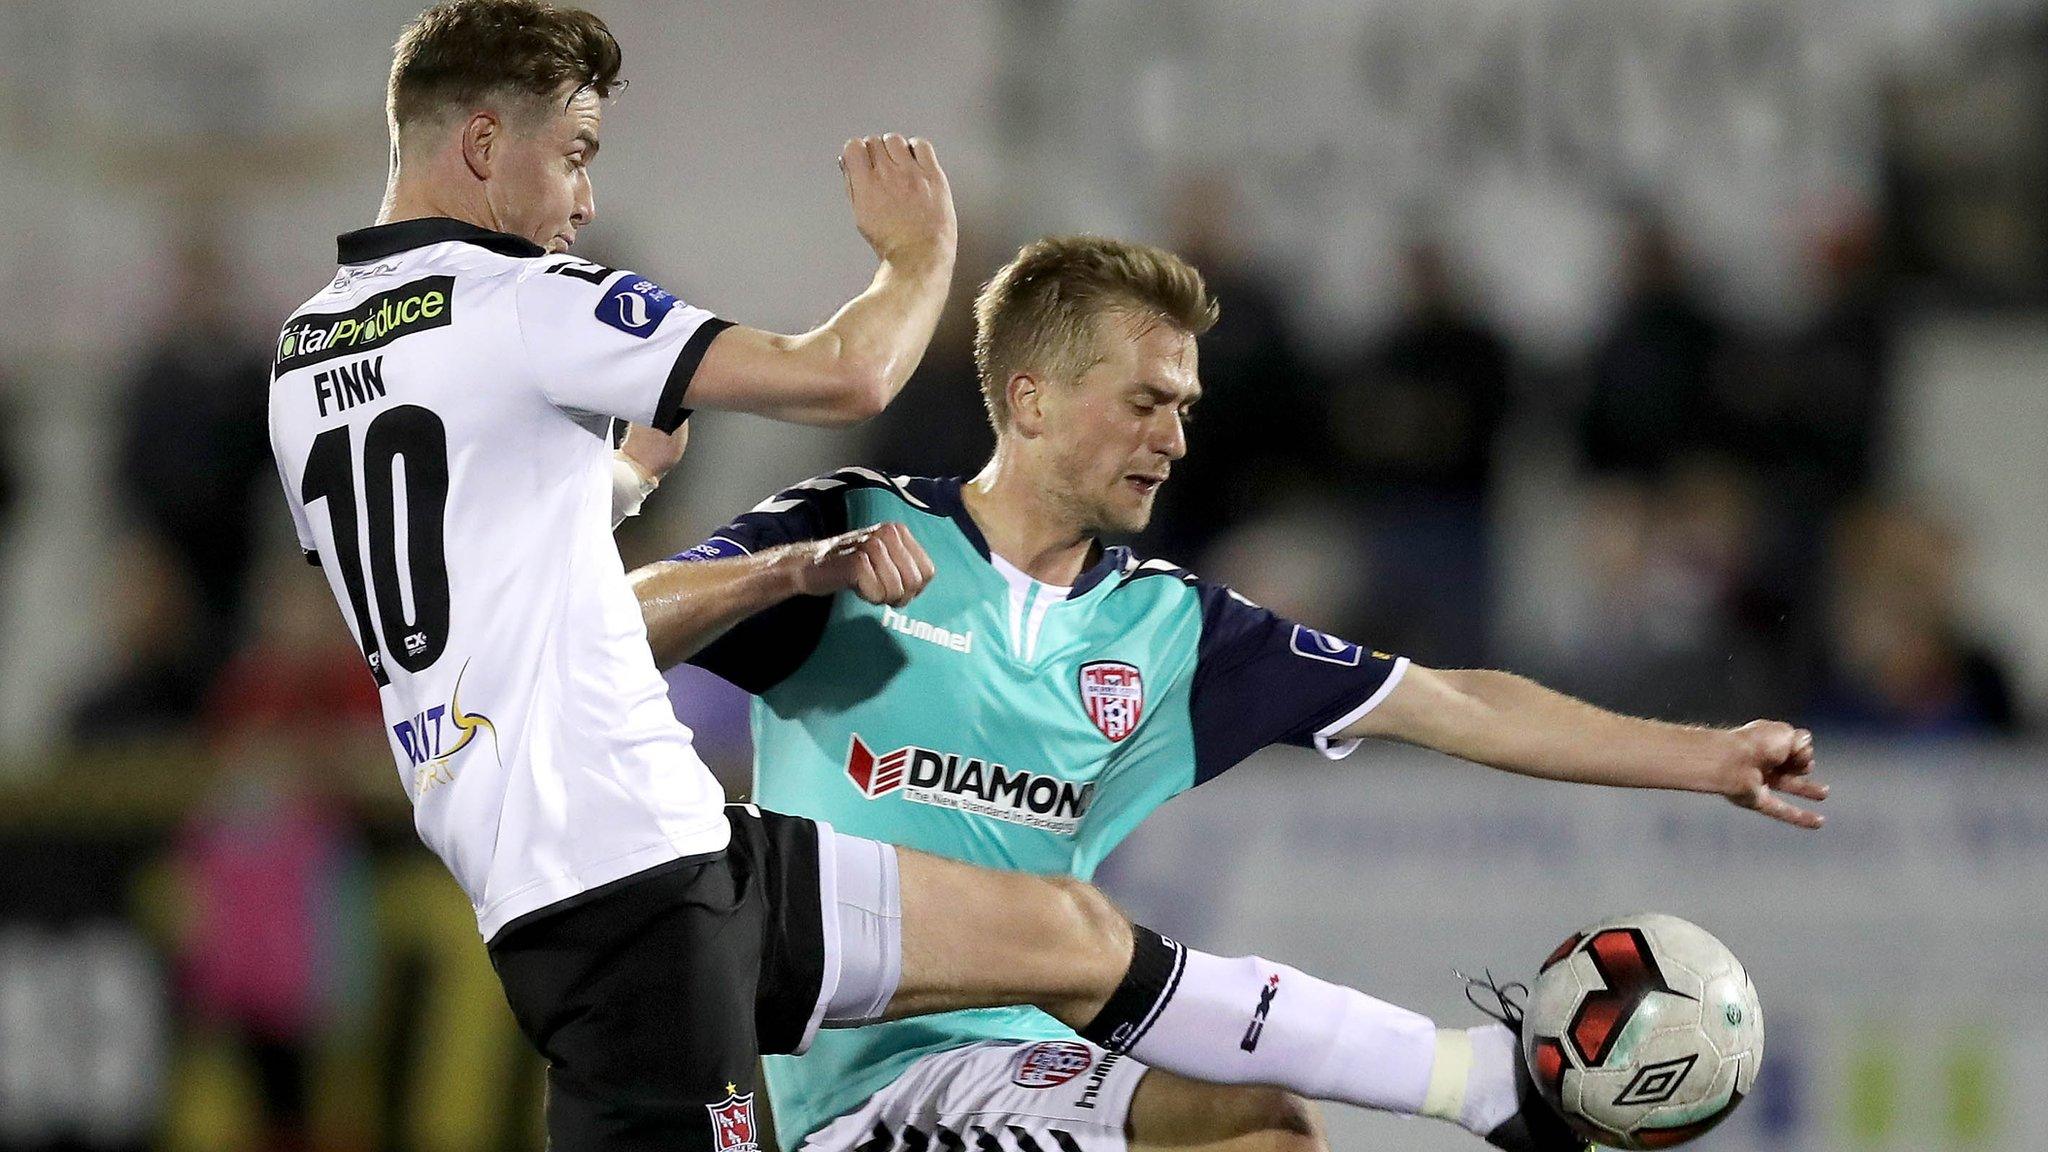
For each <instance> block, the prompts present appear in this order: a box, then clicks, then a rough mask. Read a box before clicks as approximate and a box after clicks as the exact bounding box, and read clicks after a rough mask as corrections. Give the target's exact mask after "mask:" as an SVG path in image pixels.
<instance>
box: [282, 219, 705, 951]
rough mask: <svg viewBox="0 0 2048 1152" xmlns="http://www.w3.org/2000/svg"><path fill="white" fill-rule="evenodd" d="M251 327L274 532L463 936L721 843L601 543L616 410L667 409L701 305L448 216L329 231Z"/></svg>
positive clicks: (686, 376) (488, 931)
mask: <svg viewBox="0 0 2048 1152" xmlns="http://www.w3.org/2000/svg"><path fill="white" fill-rule="evenodd" d="M339 247H340V263H341V268H340V270H339V271H338V272H337V273H336V275H335V277H334V280H333V282H332V283H330V284H328V286H327V287H326V288H324V289H322V290H321V291H320V293H319V294H317V295H315V296H314V297H313V298H312V299H311V300H308V301H307V302H306V303H305V305H304V306H302V307H301V308H300V309H299V310H298V311H297V312H295V313H294V314H293V315H292V317H291V319H290V320H288V321H286V322H285V325H284V329H283V331H282V332H281V333H280V334H279V337H278V343H277V357H276V362H275V367H274V369H273V372H272V380H271V386H270V438H271V447H272V451H273V452H274V453H275V454H276V457H277V465H278V472H279V475H280V478H281V479H282V480H283V482H284V488H285V496H286V499H287V501H288V502H289V504H290V506H291V511H292V518H293V520H294V521H296V524H297V528H298V534H299V542H300V544H301V546H303V547H304V548H305V549H306V551H307V553H308V556H309V558H312V559H314V560H315V561H316V562H317V563H318V564H319V565H320V566H321V568H322V569H323V570H324V571H325V573H326V576H327V582H328V585H329V586H330V588H331V589H332V591H333V592H334V596H335V599H336V601H337V602H339V604H340V605H341V609H342V614H343V615H344V616H345V617H346V618H347V620H348V626H349V629H350V631H352V632H353V633H354V635H355V637H356V639H357V641H358V642H359V643H360V644H361V646H362V650H363V655H364V657H365V659H366V660H367V662H368V665H369V672H370V674H371V675H372V676H374V677H375V678H376V681H377V685H378V688H379V693H380V695H381V696H382V698H383V704H384V718H385V721H386V723H387V725H388V732H387V735H388V736H389V738H390V740H391V748H392V754H393V755H394V756H395V757H396V760H397V763H398V769H399V776H400V780H401V781H402V783H403V784H404V787H405V790H406V793H407V794H408V795H409V796H410V797H411V798H412V802H413V807H414V812H415V824H416V825H417V827H418V829H419V833H420V837H421V839H423V840H424V841H426V843H427V846H428V847H430V848H432V849H433V850H434V851H435V852H436V853H438V854H439V855H440V857H441V859H442V860H443V861H444V862H446V863H447V865H448V868H449V869H450V870H451V871H452V872H454V874H455V878H456V879H457V881H459V882H460V883H461V885H462V887H463V890H464V891H465V892H467V893H468V895H469V898H470V901H471V902H472V903H473V904H474V905H475V907H476V915H477V923H478V926H479V927H480V929H481V930H482V932H483V934H484V937H485V938H486V939H489V938H490V937H491V936H493V935H495V934H496V933H497V932H498V930H499V929H501V928H502V927H504V926H505V925H506V924H507V923H509V922H510V921H512V920H513V919H515V918H517V917H519V916H521V915H524V914H526V913H529V912H533V911H536V910H539V909H542V908H546V907H548V906H550V905H553V904H557V903H559V902H561V901H563V900H566V899H568V898H570V897H573V896H575V895H577V894H578V893H581V892H583V891H586V890H588V889H590V888H594V887H596V886H598V885H601V884H605V883H608V882H610V881H613V880H617V879H621V878H623V877H625V876H629V875H632V874H633V873H636V872H639V871H642V870H644V869H647V868H650V867H653V866H655V865H658V864H662V863H664V862H667V861H669V860H673V859H677V858H679V857H683V856H689V855H696V854H701V853H708V852H714V851H717V850H719V849H722V848H723V847H724V846H725V844H726V840H727V835H728V831H727V824H726V821H725V818H724V816H723V815H722V813H721V811H720V808H721V805H722V804H723V802H724V799H725V797H724V793H723V790H722V789H721V788H720V787H719V785H718V782H717V781H716V780H714V779H713V778H712V776H711V774H710V772H708V771H707V770H706V769H705V767H704V765H703V762H702V761H701V760H700V759H699V758H698V756H697V754H696V751H695V750H694V748H693V747H692V745H691V736H690V730H689V729H688V728H686V727H684V726H683V725H682V723H680V722H679V721H678V720H677V719H676V717H675V713H674V712H673V710H672V709H671V708H670V706H669V702H668V696H667V692H666V689H665V685H664V683H663V681H662V678H661V676H660V674H659V672H658V671H657V670H656V669H655V666H654V661H653V658H652V656H651V655H650V653H649V650H648V646H647V638H646V633H645V630H644V628H643V627H642V624H641V620H640V610H639V606H638V604H637V602H636V601H635V599H634V596H633V593H632V591H631V589H630V588H629V587H628V585H627V583H626V578H625V572H624V570H623V568H622V566H621V564H620V561H619V554H618V550H617V548H616V547H615V545H614V544H613V541H612V537H611V531H610V528H611V516H610V510H611V504H610V501H611V475H612V469H611V459H612V455H611V446H610V444H609V442H608V440H607V435H606V433H607V429H608V426H609V424H610V422H611V421H612V420H613V419H614V418H616V419H620V420H631V421H634V422H637V423H642V424H651V425H653V426H655V427H657V428H661V429H663V430H673V429H674V428H675V427H676V426H677V425H679V424H680V423H681V422H682V420H683V419H684V418H686V417H687V415H688V412H687V410H686V409H685V408H684V407H683V401H684V395H685V392H686V390H687V389H688V386H689V383H690V377H691V375H692V373H693V372H694V371H695V369H696V367H697V365H698V363H699V362H700V361H701V360H702V358H703V355H704V351H705V349H706V348H707V347H708V346H709V344H710V343H711V341H712V339H713V338H715V337H716V336H717V334H718V333H719V332H720V331H721V330H723V329H724V328H726V327H728V325H727V324H726V323H725V322H724V321H722V320H719V319H716V318H715V317H713V316H711V315H710V314H709V313H707V312H705V311H703V310H701V309H698V308H693V307H691V306H689V305H687V304H684V303H683V302H682V301H680V300H678V299H676V298H675V297H674V296H673V295H671V294H669V293H667V292H665V291H663V290H662V289H661V288H660V287H658V286H656V285H655V284H653V283H651V282H650V281H648V280H646V279H644V278H642V277H640V276H638V275H635V274H634V273H631V272H620V271H614V270H612V269H609V268H604V267H601V266H598V265H595V264H591V263H589V262H587V261H582V260H576V259H573V258H570V257H566V256H550V255H547V254H546V252H545V251H544V250H543V249H541V248H540V247H538V246H536V245H534V244H532V243H529V242H528V241H526V240H523V239H520V238H518V237H515V236H510V235H506V234H503V233H497V232H489V231H485V230H483V229H480V228H476V227H474V226H472V225H469V224H464V223H460V222H458V221H454V220H445V219H426V220H408V221H404V222H401V223H397V224H388V225H383V226H380V227H375V228H368V229H364V230H362V231H358V232H351V233H348V234H347V235H344V236H342V237H341V238H340V242H339Z"/></svg>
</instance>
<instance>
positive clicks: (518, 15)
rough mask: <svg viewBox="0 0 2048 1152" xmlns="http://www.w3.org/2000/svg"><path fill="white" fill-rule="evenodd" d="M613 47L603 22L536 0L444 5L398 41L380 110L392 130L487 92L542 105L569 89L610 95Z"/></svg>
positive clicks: (615, 59) (464, 0) (615, 75)
mask: <svg viewBox="0 0 2048 1152" xmlns="http://www.w3.org/2000/svg"><path fill="white" fill-rule="evenodd" d="M624 83H625V82H624V81H622V80H620V79H619V42H618V40H617V39H616V38H614V37H613V36H612V32H611V29H609V28H607V27H605V23H604V21H603V20H601V19H599V18H598V17H597V16H595V15H594V14H592V13H589V12H585V11H583V10H581V9H579V8H558V7H556V6H554V5H552V4H544V3H541V2H540V0H448V2H447V3H445V4H437V5H435V6H434V7H432V8H429V9H427V10H426V11H425V12H422V13H420V14H419V17H418V18H417V19H415V20H414V21H413V22H412V23H410V24H408V25H406V26H405V31H404V32H403V33H401V34H400V35H399V37H398V45H397V47H396V48H395V49H393V53H392V58H391V84H390V88H389V89H388V90H387V92H386V96H385V112H386V114H387V115H388V116H389V117H390V120H391V126H392V127H393V128H394V129H395V128H398V127H401V126H403V125H405V124H408V123H411V122H412V121H414V120H416V119H419V118H420V117H423V116H428V115H432V114H434V113H437V112H440V111H442V110H444V109H446V108H448V107H449V106H451V105H459V104H468V103H472V102H474V101H476V100H479V99H481V98H482V97H484V96H486V95H489V94H491V93H510V94H513V95H516V96H523V97H527V98H530V99H534V100H544V99H547V98H549V97H552V96H554V95H555V94H556V93H557V92H559V91H561V88H562V85H564V84H574V85H575V87H574V88H573V89H572V91H575V92H581V91H582V90H583V89H585V88H588V89H590V90H592V91H594V92H596V93H597V94H598V96H599V97H605V96H610V95H611V94H612V90H613V89H615V88H618V87H621V86H622V85H623V84H624Z"/></svg>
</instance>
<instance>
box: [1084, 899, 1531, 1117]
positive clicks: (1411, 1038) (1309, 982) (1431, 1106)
mask: <svg viewBox="0 0 2048 1152" xmlns="http://www.w3.org/2000/svg"><path fill="white" fill-rule="evenodd" d="M1134 936H1135V937H1136V939H1135V946H1134V948H1133V951H1132V960H1131V969H1130V971H1129V972H1128V973H1127V974H1126V975H1125V977H1124V982H1123V984H1122V985H1121V986H1120V987H1119V988H1118V989H1117V990H1116V992H1115V994H1113V995H1112V996H1111V997H1110V999H1109V1002H1108V1003H1107V1004H1106V1005H1104V1007H1103V1010H1102V1012H1101V1014H1100V1015H1098V1016H1097V1017H1096V1018H1095V1020H1093V1021H1092V1022H1090V1023H1089V1024H1088V1025H1087V1026H1086V1027H1084V1028H1082V1029H1081V1034H1082V1035H1084V1036H1086V1037H1088V1038H1089V1039H1091V1040H1093V1041H1095V1042H1096V1043H1098V1044H1101V1045H1103V1046H1104V1047H1106V1048H1109V1049H1111V1050H1112V1051H1117V1052H1128V1053H1130V1054H1131V1055H1133V1056H1136V1057H1137V1058H1138V1059H1139V1060H1141V1061H1143V1062H1145V1063H1147V1064H1150V1065H1152V1066H1153V1067H1155V1068H1164V1069H1165V1070H1167V1071H1169V1072H1173V1073H1177V1074H1179V1075H1182V1076H1187V1077H1190V1078H1192V1079H1196V1080H1207V1081H1209V1082H1211V1083H1217V1084H1271V1085H1275V1086H1277V1087H1280V1088H1285V1089H1287V1090H1288V1091H1291V1092H1293V1093H1295V1094H1296V1095H1300V1096H1306V1097H1308V1098H1310V1099H1312V1100H1336V1101H1341V1102H1343V1103H1346V1104H1356V1105H1359V1106H1361V1107H1365V1108H1377V1109H1380V1110H1382V1111H1386V1112H1400V1113H1406V1114H1411V1115H1424V1116H1433V1117H1436V1118H1438V1119H1441V1120H1449V1121H1451V1122H1452V1123H1455V1124H1460V1125H1462V1126H1463V1127H1465V1128H1466V1129H1468V1130H1470V1131H1472V1132H1475V1133H1477V1134H1479V1135H1481V1136H1484V1135H1486V1134H1487V1133H1488V1132H1491V1131H1492V1130H1493V1129H1494V1128H1495V1127H1497V1126H1498V1125H1499V1124H1500V1123H1501V1122H1502V1121H1503V1120H1506V1119H1507V1118H1508V1117H1510V1116H1512V1115H1514V1114H1515V1111H1516V1109H1517V1108H1518V1107H1520V1103H1519V1101H1518V1100H1517V1099H1516V1095H1515V1063H1514V1062H1515V1059H1516V1056H1515V1046H1516V1040H1515V1036H1514V1033H1513V1032H1511V1031H1509V1030H1508V1029H1507V1028H1506V1027H1505V1026H1504V1025H1500V1024H1489V1025H1487V1026H1485V1027H1482V1028H1466V1029H1441V1030H1440V1029H1438V1028H1437V1026H1436V1024H1435V1023H1434V1022H1433V1021H1431V1020H1430V1019H1429V1017H1427V1016H1424V1015H1422V1014H1421V1013H1418V1012H1411V1011H1409V1010H1408V1009H1406V1008H1402V1007H1399V1006H1397V1005H1393V1004H1389V1003H1387V1002H1386V1001H1384V1000H1376V999H1374V998H1373V997H1371V996H1368V995H1366V994H1365V993H1363V992H1359V991H1356V990H1354V989H1351V988H1345V987H1343V986H1341V985H1337V984H1331V983H1329V982H1328V981H1326V980H1318V979H1316V978H1315V977H1313V976H1310V975H1309V974H1308V973H1306V972H1302V971H1300V970H1298V969H1295V968H1290V967H1288V966H1287V965H1285V964H1275V963H1273V962H1272V961H1270V960H1266V959H1262V958H1260V957H1257V956H1240V957H1222V956H1212V955H1210V954H1208V953H1206V952H1197V951H1195V950H1194V949H1192V948H1187V947H1184V946H1183V945H1181V944H1179V943H1176V942H1174V941H1172V940H1168V939H1167V938H1165V937H1163V936H1160V935H1159V934H1158V933H1156V932H1153V931H1151V930H1150V929H1148V928H1144V927H1142V926H1134Z"/></svg>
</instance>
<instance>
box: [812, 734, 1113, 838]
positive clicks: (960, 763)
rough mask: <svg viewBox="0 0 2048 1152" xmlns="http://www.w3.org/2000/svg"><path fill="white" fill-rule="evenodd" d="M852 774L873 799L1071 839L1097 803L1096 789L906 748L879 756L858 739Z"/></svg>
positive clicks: (849, 752) (849, 765)
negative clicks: (894, 797) (894, 799)
mask: <svg viewBox="0 0 2048 1152" xmlns="http://www.w3.org/2000/svg"><path fill="white" fill-rule="evenodd" d="M846 775H847V778H848V779H850V780H852V781H853V786H854V787H856V788H858V789H860V793H861V795H863V796H865V797H867V798H868V799H870V800H875V799H879V798H881V797H883V796H886V795H889V794H890V793H892V792H901V793H902V796H903V799H905V800H908V801H910V802H911V803H912V804H929V805H931V806H932V807H934V808H951V809H953V810H954V811H957V812H966V813H970V814H972V815H975V816H987V817H989V818H990V819H992V820H1003V821H1006V822H1008V823H1011V824H1022V825H1024V826H1025V827H1027V828H1038V829H1041V830H1043V831H1046V832H1052V833H1056V834H1058V835H1061V836H1071V835H1073V834H1074V830H1075V829H1076V828H1078V827H1080V824H1081V817H1082V816H1083V815H1084V814H1086V813H1087V811H1088V804H1089V802H1090V801H1091V800H1093V799H1094V798H1095V785H1094V784H1093V783H1089V784H1076V783H1074V782H1073V781H1071V780H1061V779H1059V778H1058V777H1056V776H1046V775H1041V774H1040V773H1037V772H1024V771H1017V770H1013V769H1011V768H1008V767H1005V766H1004V765H1001V764H997V763H994V762H992V761H988V760H983V759H980V758H979V757H973V756H962V755H960V754H959V753H957V752H940V751H938V750H937V749H933V748H920V747H918V746H917V745H915V744H906V745H904V746H903V747H901V748H898V749H896V750H895V751H893V752H885V753H883V754H882V755H880V756H877V755H875V754H874V753H873V752H872V751H870V750H869V749H868V746H867V745H866V744H865V743H863V742H862V740H861V738H860V737H859V736H858V735H856V736H854V738H853V740H852V742H851V743H849V744H848V746H847V749H846Z"/></svg>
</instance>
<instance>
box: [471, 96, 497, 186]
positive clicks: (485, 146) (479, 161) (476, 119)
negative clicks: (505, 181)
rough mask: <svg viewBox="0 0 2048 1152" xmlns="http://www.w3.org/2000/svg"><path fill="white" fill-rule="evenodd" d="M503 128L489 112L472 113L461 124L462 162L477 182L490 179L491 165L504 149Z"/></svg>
mask: <svg viewBox="0 0 2048 1152" xmlns="http://www.w3.org/2000/svg"><path fill="white" fill-rule="evenodd" d="M504 143H505V126H504V124H502V123H501V122H499V120H498V117H497V116H496V115H495V114H494V113H490V112H472V113H470V114H469V119H467V120H465V121H463V122H462V162H463V163H465V164H467V165H469V171H470V174H471V175H473V176H475V177H476V178H477V179H479V180H488V179H490V178H491V163H492V161H493V160H494V159H496V157H497V154H498V151H499V150H500V149H501V148H503V147H504Z"/></svg>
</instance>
